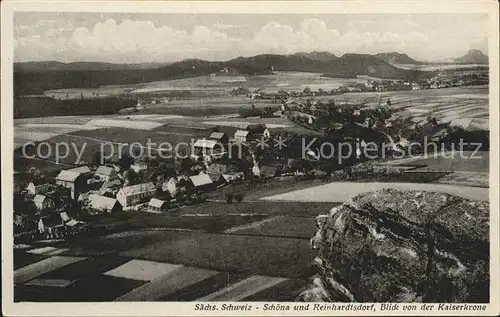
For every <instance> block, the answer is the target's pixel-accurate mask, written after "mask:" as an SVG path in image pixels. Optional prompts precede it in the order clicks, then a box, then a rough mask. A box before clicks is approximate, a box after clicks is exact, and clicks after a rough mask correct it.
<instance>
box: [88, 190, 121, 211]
mask: <svg viewBox="0 0 500 317" xmlns="http://www.w3.org/2000/svg"><path fill="white" fill-rule="evenodd" d="M115 204H116V199H113V198H110V197H106V196H101V195H96V194H91V195H89V206H90V207H91V208H93V209H98V210H111V209H113V207H114V206H115Z"/></svg>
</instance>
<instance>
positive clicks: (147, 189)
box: [116, 183, 156, 207]
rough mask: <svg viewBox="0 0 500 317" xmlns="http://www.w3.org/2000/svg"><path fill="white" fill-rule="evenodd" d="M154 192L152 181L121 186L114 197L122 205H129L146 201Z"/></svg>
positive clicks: (154, 187)
mask: <svg viewBox="0 0 500 317" xmlns="http://www.w3.org/2000/svg"><path fill="white" fill-rule="evenodd" d="M155 193H156V186H155V185H154V184H153V183H143V184H137V185H132V186H126V187H123V188H122V189H120V190H119V191H118V193H117V194H116V199H117V200H118V202H120V204H121V205H122V206H123V207H130V206H133V205H137V204H141V203H144V202H146V201H148V200H149V199H150V198H151V197H153V196H154V194H155Z"/></svg>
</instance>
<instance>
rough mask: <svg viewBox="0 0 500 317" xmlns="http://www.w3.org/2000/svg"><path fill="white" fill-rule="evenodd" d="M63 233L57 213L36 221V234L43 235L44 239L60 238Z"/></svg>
mask: <svg viewBox="0 0 500 317" xmlns="http://www.w3.org/2000/svg"><path fill="white" fill-rule="evenodd" d="M64 231H65V226H64V223H63V221H62V219H61V217H60V215H58V214H57V213H50V214H48V215H46V216H43V217H40V219H39V220H38V232H39V233H41V234H45V235H46V238H49V239H54V238H60V237H62V236H63V235H64Z"/></svg>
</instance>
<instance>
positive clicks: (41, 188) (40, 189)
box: [26, 182, 51, 195]
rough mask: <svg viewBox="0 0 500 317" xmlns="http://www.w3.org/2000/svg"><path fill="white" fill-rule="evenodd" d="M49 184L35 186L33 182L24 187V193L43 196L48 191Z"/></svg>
mask: <svg viewBox="0 0 500 317" xmlns="http://www.w3.org/2000/svg"><path fill="white" fill-rule="evenodd" d="M50 188H51V187H50V184H47V183H45V184H39V185H35V184H34V183H33V182H31V183H29V184H28V186H27V187H26V191H27V192H28V193H29V194H30V195H38V194H40V195H44V194H46V193H47V192H48V191H49V190H50Z"/></svg>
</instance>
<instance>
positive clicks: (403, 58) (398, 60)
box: [375, 52, 423, 65]
mask: <svg viewBox="0 0 500 317" xmlns="http://www.w3.org/2000/svg"><path fill="white" fill-rule="evenodd" d="M375 57H377V58H380V59H381V60H383V61H385V62H387V63H389V64H392V65H397V64H401V65H404V64H415V65H418V64H423V63H422V62H419V61H417V60H414V59H413V58H411V57H410V56H408V55H406V54H401V53H397V52H391V53H379V54H375Z"/></svg>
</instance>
